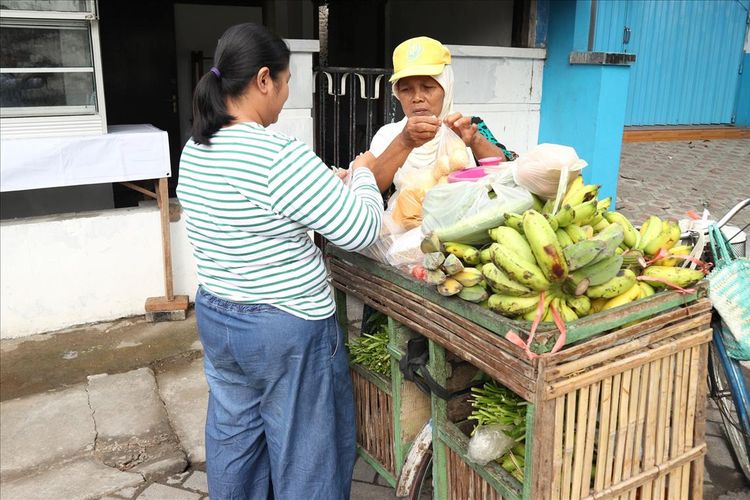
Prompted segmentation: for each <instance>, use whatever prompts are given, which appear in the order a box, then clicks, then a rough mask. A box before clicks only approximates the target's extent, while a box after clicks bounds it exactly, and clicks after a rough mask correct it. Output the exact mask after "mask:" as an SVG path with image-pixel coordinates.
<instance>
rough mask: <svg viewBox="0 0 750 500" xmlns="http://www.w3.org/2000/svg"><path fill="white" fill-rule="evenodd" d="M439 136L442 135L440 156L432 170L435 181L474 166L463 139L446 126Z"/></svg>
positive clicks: (442, 127)
mask: <svg viewBox="0 0 750 500" xmlns="http://www.w3.org/2000/svg"><path fill="white" fill-rule="evenodd" d="M438 134H440V143H439V144H438V155H437V160H436V161H435V166H434V167H433V169H432V175H433V177H435V180H439V179H440V178H441V177H446V176H447V175H448V174H450V173H451V172H455V171H457V170H463V169H465V168H467V167H469V166H473V158H472V157H471V155H469V151H468V150H467V149H466V144H464V141H463V139H461V138H460V137H459V136H458V135H456V133H455V132H453V131H452V130H451V129H450V128H449V127H448V126H446V125H445V124H443V125H441V126H440V130H439V131H438Z"/></svg>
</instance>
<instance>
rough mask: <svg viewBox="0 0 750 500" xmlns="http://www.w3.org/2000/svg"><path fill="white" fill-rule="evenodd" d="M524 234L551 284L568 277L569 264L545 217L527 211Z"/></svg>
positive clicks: (534, 211) (535, 212)
mask: <svg viewBox="0 0 750 500" xmlns="http://www.w3.org/2000/svg"><path fill="white" fill-rule="evenodd" d="M523 232H524V234H525V235H526V238H527V239H528V240H529V246H530V247H531V251H532V252H533V253H534V257H536V261H537V263H538V264H539V267H540V268H541V270H542V272H543V273H544V276H545V277H546V278H547V279H548V280H549V281H551V282H560V281H563V280H564V279H565V278H566V277H567V276H568V263H567V262H566V261H565V256H564V255H563V250H562V247H561V246H560V242H559V241H557V235H556V234H555V231H554V230H553V229H552V227H551V226H550V225H549V222H548V221H547V219H546V218H545V217H544V215H542V214H540V213H539V212H537V211H536V210H527V211H526V212H525V213H524V214H523Z"/></svg>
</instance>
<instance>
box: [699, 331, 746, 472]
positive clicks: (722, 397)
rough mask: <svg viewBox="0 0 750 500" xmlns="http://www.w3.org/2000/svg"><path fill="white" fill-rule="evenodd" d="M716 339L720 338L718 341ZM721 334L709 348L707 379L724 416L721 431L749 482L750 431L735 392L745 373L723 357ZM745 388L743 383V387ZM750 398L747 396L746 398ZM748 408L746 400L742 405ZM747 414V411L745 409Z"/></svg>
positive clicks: (715, 338) (715, 334)
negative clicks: (736, 384)
mask: <svg viewBox="0 0 750 500" xmlns="http://www.w3.org/2000/svg"><path fill="white" fill-rule="evenodd" d="M717 337H719V338H718V339H717ZM720 337H721V333H714V342H715V344H713V345H711V347H710V348H709V362H708V375H709V383H710V390H711V398H712V399H713V400H714V401H715V402H716V405H717V406H718V408H719V413H720V414H721V421H722V429H723V430H724V435H725V436H726V438H727V441H728V442H729V445H730V448H731V449H732V454H733V455H734V458H735V461H736V462H737V465H738V466H739V468H740V470H741V471H742V473H743V474H744V476H745V479H746V480H747V481H749V482H750V445H748V442H750V429H749V428H747V426H746V425H745V426H743V425H742V423H741V418H740V416H739V414H738V411H737V406H736V399H735V395H734V391H733V387H732V386H733V382H732V380H733V379H734V380H736V379H735V377H737V376H738V375H739V376H740V377H741V376H742V373H741V372H740V371H738V370H739V367H737V366H735V365H736V363H734V361H732V360H730V359H729V358H728V357H726V351H724V353H723V354H724V356H722V353H721V352H720V350H721V349H722V348H723V346H724V344H723V341H722V339H721V338H720ZM743 385H744V383H743ZM745 396H747V394H745ZM740 404H744V405H746V404H747V400H745V401H744V402H740ZM745 411H747V407H746V406H745Z"/></svg>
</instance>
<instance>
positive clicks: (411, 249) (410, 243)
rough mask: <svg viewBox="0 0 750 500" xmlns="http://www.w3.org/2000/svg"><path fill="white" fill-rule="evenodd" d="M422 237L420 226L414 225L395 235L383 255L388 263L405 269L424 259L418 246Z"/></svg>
mask: <svg viewBox="0 0 750 500" xmlns="http://www.w3.org/2000/svg"><path fill="white" fill-rule="evenodd" d="M423 238H424V236H423V235H422V229H421V228H420V227H415V228H414V229H412V230H410V231H407V232H405V233H403V234H400V235H398V236H395V237H394V238H393V239H392V243H391V246H390V248H389V249H388V252H387V253H386V255H385V258H386V261H387V262H388V264H390V265H391V266H393V267H397V268H399V269H403V270H407V269H409V268H410V267H411V266H413V265H415V264H420V263H421V262H422V260H423V259H424V254H423V253H422V249H421V248H420V245H421V244H422V239H423Z"/></svg>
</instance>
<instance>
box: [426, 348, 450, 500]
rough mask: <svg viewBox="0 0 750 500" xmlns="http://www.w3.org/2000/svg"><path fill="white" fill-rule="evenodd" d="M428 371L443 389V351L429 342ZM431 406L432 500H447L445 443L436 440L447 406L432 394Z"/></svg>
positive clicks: (446, 416) (444, 367) (445, 416)
mask: <svg viewBox="0 0 750 500" xmlns="http://www.w3.org/2000/svg"><path fill="white" fill-rule="evenodd" d="M428 345H429V356H430V360H429V363H428V369H429V370H430V374H431V375H432V378H434V379H435V381H436V382H437V383H438V384H440V385H442V386H443V387H445V383H446V381H447V379H448V374H447V370H446V364H445V349H443V348H442V347H440V345H438V344H436V343H435V342H433V341H432V340H430V341H429V344H428ZM431 405H432V491H433V499H435V500H448V458H447V455H446V449H445V446H446V445H445V443H443V442H442V441H441V440H440V439H438V429H440V428H442V427H443V426H444V425H445V423H446V422H447V421H448V404H447V402H446V401H445V400H443V399H440V398H439V397H437V396H435V395H434V394H433V395H432V397H431Z"/></svg>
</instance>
